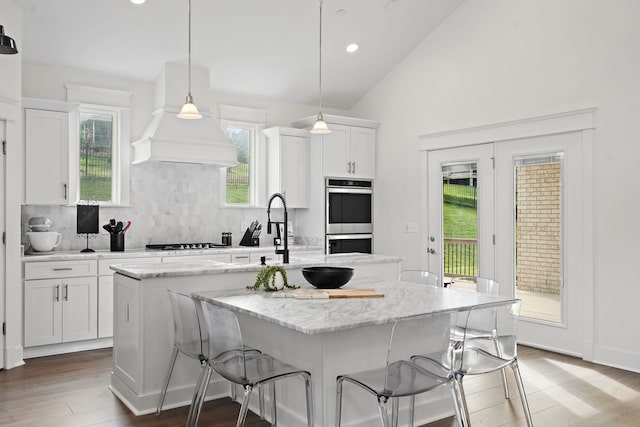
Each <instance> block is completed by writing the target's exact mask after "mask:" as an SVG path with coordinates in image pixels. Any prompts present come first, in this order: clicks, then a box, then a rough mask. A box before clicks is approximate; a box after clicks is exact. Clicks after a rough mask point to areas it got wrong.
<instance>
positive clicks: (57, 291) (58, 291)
mask: <svg viewBox="0 0 640 427" xmlns="http://www.w3.org/2000/svg"><path fill="white" fill-rule="evenodd" d="M56 301H60V285H56Z"/></svg>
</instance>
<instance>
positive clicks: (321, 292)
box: [274, 289, 384, 299]
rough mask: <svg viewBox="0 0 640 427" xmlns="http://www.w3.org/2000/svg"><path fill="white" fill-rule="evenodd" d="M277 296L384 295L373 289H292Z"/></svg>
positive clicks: (358, 296) (349, 296)
mask: <svg viewBox="0 0 640 427" xmlns="http://www.w3.org/2000/svg"><path fill="white" fill-rule="evenodd" d="M277 293H279V292H277ZM274 296H276V295H274ZM277 296H282V297H289V298H298V299H316V298H318V299H323V298H380V297H383V296H384V294H383V293H382V292H380V291H376V290H375V289H294V290H292V291H288V292H285V293H283V294H281V295H277Z"/></svg>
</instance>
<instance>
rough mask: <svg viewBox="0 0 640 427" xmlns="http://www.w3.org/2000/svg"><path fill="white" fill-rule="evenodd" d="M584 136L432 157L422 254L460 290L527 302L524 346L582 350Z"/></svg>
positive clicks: (522, 326) (447, 151)
mask: <svg viewBox="0 0 640 427" xmlns="http://www.w3.org/2000/svg"><path fill="white" fill-rule="evenodd" d="M580 143H581V134H580V133H579V132H570V133H564V134H556V135H550V136H540V137H532V138H523V139H513V140H504V141H500V142H496V143H485V144H477V145H471V146H463V147H459V148H451V149H437V150H431V151H427V174H426V178H427V187H426V188H427V196H426V199H427V209H426V210H427V224H428V225H427V230H428V237H427V239H428V243H427V245H426V248H425V251H426V253H425V255H424V258H425V259H426V260H427V264H428V269H429V270H430V271H432V272H434V273H436V274H438V276H439V277H448V278H453V279H454V284H453V287H454V288H460V289H468V290H473V289H474V282H475V278H476V277H486V278H490V279H495V280H497V281H498V282H499V283H500V294H501V295H505V296H515V297H516V298H520V299H521V300H522V309H521V322H520V331H519V341H520V342H522V343H526V344H530V345H534V346H539V347H543V348H548V349H552V350H556V351H560V352H564V353H569V354H576V355H581V354H582V339H583V336H582V315H583V313H582V305H583V304H582V301H581V289H580V286H581V280H580V278H581V274H582V271H581V247H582V236H581V232H580V230H581V229H582V223H581V221H580V218H581V211H580V209H581V207H582V199H581V195H582V175H581V173H582V172H581V165H582V157H581V156H582V155H581V149H580Z"/></svg>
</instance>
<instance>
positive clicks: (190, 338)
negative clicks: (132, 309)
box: [156, 289, 207, 415]
mask: <svg viewBox="0 0 640 427" xmlns="http://www.w3.org/2000/svg"><path fill="white" fill-rule="evenodd" d="M168 292H169V299H170V301H171V312H172V313H173V334H174V335H173V336H174V338H173V352H172V353H171V360H170V361H169V368H168V369H167V374H166V377H165V380H164V383H163V384H162V391H161V392H160V397H159V398H158V405H157V408H156V415H160V412H161V411H162V405H164V398H165V396H166V394H167V388H168V387H169V382H170V381H171V374H172V373H173V368H174V366H175V364H176V359H177V358H178V354H180V353H182V354H184V355H185V356H187V357H190V358H192V359H195V360H197V361H198V362H199V363H200V364H201V365H204V364H206V361H207V356H206V353H207V343H206V337H204V336H203V331H202V328H201V327H200V320H199V319H198V313H197V311H196V306H195V304H194V301H193V300H192V299H191V297H190V296H189V295H184V294H181V293H178V292H176V291H173V290H171V289H169V290H168Z"/></svg>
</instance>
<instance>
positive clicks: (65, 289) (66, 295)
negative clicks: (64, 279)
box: [64, 285, 69, 301]
mask: <svg viewBox="0 0 640 427" xmlns="http://www.w3.org/2000/svg"><path fill="white" fill-rule="evenodd" d="M64 300H65V301H69V285H64Z"/></svg>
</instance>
